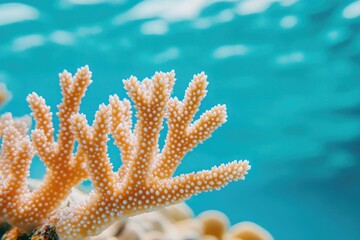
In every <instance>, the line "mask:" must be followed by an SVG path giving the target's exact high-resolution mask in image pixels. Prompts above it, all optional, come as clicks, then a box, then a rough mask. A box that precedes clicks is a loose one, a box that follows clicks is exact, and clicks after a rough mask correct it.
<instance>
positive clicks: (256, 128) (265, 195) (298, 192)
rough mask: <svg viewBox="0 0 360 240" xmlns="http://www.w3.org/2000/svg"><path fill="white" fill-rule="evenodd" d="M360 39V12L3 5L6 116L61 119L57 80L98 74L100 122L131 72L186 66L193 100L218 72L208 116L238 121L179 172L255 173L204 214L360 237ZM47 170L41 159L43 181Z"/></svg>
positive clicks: (283, 233) (198, 207)
mask: <svg viewBox="0 0 360 240" xmlns="http://www.w3.org/2000/svg"><path fill="white" fill-rule="evenodd" d="M359 31H360V1H344V0H331V1H330V0H313V1H310V0H252V1H250V0H246V1H206V0H183V1H169V0H168V1H165V0H150V1H146V2H139V1H125V0H123V1H121V0H120V1H119V0H118V1H116V0H112V1H111V0H109V1H106V0H89V1H85V0H62V1H57V2H56V3H52V2H50V1H17V2H16V3H15V2H10V1H1V2H0V81H2V82H5V83H6V84H7V85H8V88H9V89H10V90H11V91H12V93H13V99H12V100H11V102H9V103H8V105H6V106H5V107H4V108H3V109H1V112H6V111H11V112H12V113H13V114H14V115H17V116H21V115H23V114H27V113H29V109H28V107H27V103H26V102H25V97H26V95H27V94H28V93H30V92H32V91H36V92H37V93H38V94H40V95H42V96H44V97H45V98H46V99H47V102H48V104H49V105H51V107H52V109H55V108H56V105H57V104H58V103H59V101H60V98H61V96H60V91H59V86H58V79H57V74H58V73H59V72H61V71H62V70H63V69H67V70H69V71H71V72H75V71H76V68H77V67H80V66H83V65H85V64H88V65H89V66H90V68H91V70H92V71H93V80H94V82H93V84H92V85H91V87H90V89H89V91H88V92H87V95H86V97H85V99H84V101H83V104H82V107H81V112H83V113H86V114H87V115H88V118H89V119H90V120H91V119H92V118H93V117H92V115H93V113H94V112H95V110H96V109H97V106H98V104H100V103H102V102H107V98H108V95H110V94H113V93H117V94H119V95H121V96H122V97H124V96H125V92H124V90H123V87H122V82H121V80H122V79H125V78H128V77H129V76H130V75H131V74H133V75H135V76H137V77H139V78H144V77H147V76H151V75H153V73H154V72H155V71H158V70H162V71H168V70H171V69H175V71H176V76H177V82H176V86H175V90H174V95H176V96H179V97H182V96H183V92H184V90H185V88H186V86H187V84H188V82H189V81H190V79H191V78H192V75H193V74H195V73H198V72H200V71H205V72H206V74H207V75H208V79H209V82H210V85H209V87H208V90H209V92H208V97H207V98H206V100H205V101H204V102H203V104H202V107H201V109H202V110H206V109H208V108H210V107H211V106H213V105H215V104H217V103H225V104H226V105H227V107H228V115H229V118H228V122H227V123H226V124H225V125H224V126H223V127H221V128H220V129H219V130H218V131H217V132H216V133H214V134H213V137H212V138H211V139H209V140H207V141H206V142H205V143H204V144H203V145H201V146H199V147H198V148H197V149H196V150H195V151H193V152H191V153H190V154H188V155H187V156H186V158H185V159H184V160H183V162H182V165H181V166H180V167H179V170H178V172H177V173H186V172H190V171H193V170H200V169H205V168H210V167H211V166H213V165H215V164H217V165H218V164H220V163H222V162H228V161H232V160H233V159H249V160H250V162H251V165H252V167H253V168H252V170H251V171H250V173H249V175H248V177H247V179H246V181H243V182H237V183H232V184H230V185H229V186H228V187H226V188H225V189H223V190H221V191H219V192H212V193H205V194H201V195H199V196H197V197H193V198H192V199H191V200H189V201H188V203H189V204H190V205H191V207H193V208H194V210H195V211H196V212H197V213H199V212H201V211H204V210H206V209H219V210H221V211H224V212H225V213H226V214H227V215H228V216H229V217H230V219H231V222H232V223H236V222H239V221H244V220H247V221H254V222H256V223H258V224H260V225H261V226H263V227H265V228H266V229H268V230H269V231H270V232H271V233H272V234H273V235H274V237H275V238H276V239H293V240H300V239H301V240H303V239H360V187H359V186H360V67H359V66H360V42H359V41H360V32H359ZM109 145H110V147H111V148H110V156H111V157H112V161H113V163H114V165H115V167H118V166H119V158H118V151H117V149H115V148H114V147H113V145H112V144H111V143H110V144H109ZM43 173H44V167H43V165H42V163H41V162H40V161H39V160H35V161H34V162H33V164H32V169H31V177H35V178H41V177H42V175H43ZM85 184H88V183H85Z"/></svg>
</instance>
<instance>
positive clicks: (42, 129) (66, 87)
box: [3, 66, 91, 231]
mask: <svg viewBox="0 0 360 240" xmlns="http://www.w3.org/2000/svg"><path fill="white" fill-rule="evenodd" d="M90 78H91V72H90V71H89V68H88V67H87V66H85V67H83V68H80V69H79V70H78V72H77V73H76V75H75V77H73V78H72V77H71V75H70V74H69V73H67V72H66V71H64V72H63V73H62V74H60V86H61V88H62V93H63V102H62V103H61V104H60V105H59V113H58V115H59V119H60V130H59V134H58V138H59V139H58V142H55V140H54V136H53V134H54V128H53V124H52V112H51V111H50V107H49V106H47V105H46V103H45V100H44V99H43V98H42V97H40V96H38V95H37V94H36V93H32V94H30V95H29V96H28V98H27V101H28V102H29V106H30V108H31V110H32V112H33V113H32V115H33V117H34V119H35V122H36V126H35V130H33V131H32V134H31V135H32V141H33V142H32V143H30V142H29V141H28V140H26V139H20V140H19V141H18V142H17V143H14V146H15V148H16V149H18V150H17V152H16V154H17V156H14V157H11V159H12V160H13V162H12V163H11V166H12V168H10V169H13V167H14V166H15V165H17V163H16V161H17V160H19V161H20V162H21V163H24V164H30V160H31V158H30V157H31V156H32V155H33V151H30V150H31V149H32V147H34V150H35V152H36V153H37V154H38V155H39V157H40V159H41V160H42V161H43V162H44V163H45V165H46V168H47V172H46V175H45V178H44V180H43V183H42V184H41V186H40V187H39V188H37V189H36V190H34V191H32V192H30V191H29V190H28V189H27V187H26V185H27V184H26V180H27V175H26V174H25V172H26V173H27V174H28V167H26V166H23V165H21V164H20V166H23V169H24V171H25V172H24V173H23V174H22V175H24V178H22V180H21V181H19V182H17V184H18V185H19V184H20V185H21V188H20V189H17V190H16V191H10V190H9V189H7V190H6V192H5V194H4V195H6V197H7V200H6V206H5V207H4V209H5V210H4V211H5V212H6V214H5V218H6V220H7V222H8V223H9V224H11V225H13V226H16V227H18V228H20V229H21V230H23V231H31V230H33V229H34V228H36V227H38V226H41V225H42V224H44V223H45V221H47V220H48V218H49V216H50V214H51V213H52V212H53V211H54V210H56V209H57V208H58V207H59V206H60V204H61V203H62V201H63V200H64V199H65V198H66V197H67V195H68V194H69V193H70V191H71V188H72V187H74V186H76V185H77V184H78V183H79V182H80V181H82V180H83V179H84V178H86V177H87V172H86V168H85V157H84V152H83V150H82V149H81V147H79V148H78V152H77V153H76V154H75V155H73V153H72V151H73V148H74V141H75V140H74V136H73V134H72V132H71V129H70V116H71V115H72V114H74V113H76V112H78V110H79V105H80V102H81V98H82V97H83V96H84V94H85V91H86V89H87V87H88V85H89V84H90V83H91V80H90ZM17 125H19V124H16V123H15V124H14V126H15V127H16V129H18V131H19V135H18V136H21V132H24V130H23V129H25V128H24V126H23V127H20V125H19V126H17ZM3 142H8V140H6V139H5V138H4V139H3ZM31 145H33V146H31ZM21 149H22V150H21ZM24 149H27V150H28V152H27V154H28V155H24V154H25V153H24ZM22 152H23V153H22ZM19 155H21V156H22V157H21V158H19ZM25 156H27V157H26V158H25ZM15 174H17V172H14V171H13V172H12V173H11V174H10V175H11V177H10V179H16V177H14V176H13V175H15ZM25 175H26V177H25ZM17 184H14V183H13V184H11V185H15V186H16V185H17Z"/></svg>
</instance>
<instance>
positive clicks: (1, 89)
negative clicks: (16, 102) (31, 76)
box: [0, 83, 11, 107]
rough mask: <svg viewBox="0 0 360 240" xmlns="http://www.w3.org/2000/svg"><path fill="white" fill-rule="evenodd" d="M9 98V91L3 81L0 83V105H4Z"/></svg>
mask: <svg viewBox="0 0 360 240" xmlns="http://www.w3.org/2000/svg"><path fill="white" fill-rule="evenodd" d="M10 99H11V92H9V90H8V89H7V87H6V85H5V84H4V83H0V107H1V106H3V105H5V103H6V102H7V101H9V100H10Z"/></svg>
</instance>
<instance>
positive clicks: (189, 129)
mask: <svg viewBox="0 0 360 240" xmlns="http://www.w3.org/2000/svg"><path fill="white" fill-rule="evenodd" d="M59 76H60V86H61V90H62V95H63V99H62V103H61V104H60V105H59V106H58V109H59V112H58V113H57V116H58V117H59V121H60V127H59V132H58V134H57V141H56V140H55V138H54V128H53V123H52V112H51V111H50V107H48V106H47V105H46V103H45V100H44V98H42V97H40V96H38V95H37V94H36V93H32V94H30V95H29V96H28V97H27V101H28V103H29V105H30V108H31V110H32V116H33V118H34V119H35V123H36V126H35V129H34V130H32V131H31V134H30V135H27V132H28V129H29V119H28V118H20V119H16V118H13V117H12V116H11V114H9V113H7V114H4V115H3V116H2V117H1V119H0V136H1V138H2V146H1V155H0V161H1V162H0V163H1V165H0V166H1V168H0V180H1V185H0V209H1V212H0V221H3V222H7V223H8V224H10V225H11V226H13V227H16V228H18V229H20V230H21V231H23V232H30V231H32V230H34V229H36V228H39V227H41V226H44V225H51V226H53V227H54V228H55V229H56V233H57V234H58V235H59V236H60V238H61V239H82V238H84V237H86V236H92V235H97V234H99V233H101V232H102V231H103V230H104V229H105V228H107V227H108V226H109V225H111V224H112V223H114V222H115V221H117V220H119V219H123V218H127V217H131V216H135V215H138V214H141V213H144V212H149V211H153V210H155V209H159V208H162V207H165V206H169V205H173V204H175V203H179V202H182V201H184V200H186V199H188V198H190V197H191V196H192V195H196V194H198V193H200V192H206V191H211V190H213V189H219V188H221V187H223V186H225V185H226V184H227V183H229V182H231V181H236V180H241V179H244V176H245V175H246V174H247V171H248V170H249V169H250V165H249V164H248V161H246V160H245V161H233V162H231V163H228V164H222V165H220V166H218V167H213V168H212V169H211V170H203V171H200V172H197V173H190V174H184V175H180V176H177V177H172V175H173V173H174V171H175V170H176V168H177V166H178V165H179V164H180V161H181V159H182V158H183V157H184V156H185V155H186V153H187V152H189V151H190V150H191V149H193V148H194V147H195V146H196V145H197V144H199V143H201V142H202V141H204V140H205V139H207V138H209V137H210V136H211V134H212V132H213V131H214V130H215V129H217V128H218V127H219V126H220V125H222V124H223V123H224V122H225V121H226V108H225V106H224V105H217V106H215V107H213V108H212V109H210V110H208V111H206V112H205V113H203V114H202V115H201V116H200V118H199V119H198V120H196V121H194V122H193V118H194V116H195V113H196V112H197V111H198V108H199V106H200V103H201V100H202V99H203V98H204V97H205V95H206V86H207V84H208V83H207V81H206V75H205V74H204V73H200V74H198V75H194V77H193V80H192V81H191V83H190V84H189V87H188V88H187V90H186V93H185V97H184V100H183V101H180V100H179V99H177V98H176V97H175V98H172V97H171V96H170V95H171V92H172V89H173V86H174V83H175V77H174V72H173V71H172V72H168V73H162V72H157V73H155V75H154V76H153V77H152V79H145V80H143V81H141V82H140V81H138V80H137V79H136V78H135V77H133V76H131V77H130V79H128V80H124V81H123V82H124V85H125V89H126V90H127V92H128V96H129V97H130V98H131V100H132V102H133V103H134V106H135V109H136V118H137V121H136V124H135V126H134V127H133V123H132V119H131V116H132V110H131V104H130V102H129V101H128V100H126V99H124V100H120V99H119V97H118V96H116V95H114V96H110V98H109V104H108V105H105V104H101V105H100V106H99V109H98V111H97V112H96V114H95V120H94V121H93V123H92V124H91V125H89V123H88V122H87V120H86V116H85V115H84V114H80V113H78V112H79V106H80V103H81V99H82V98H83V96H84V95H85V92H86V89H87V87H88V86H89V85H90V84H91V72H90V71H89V68H88V66H85V67H82V68H80V69H78V71H77V73H76V75H75V76H74V77H72V76H71V74H70V73H68V72H67V71H64V72H63V73H61V74H60V75H59ZM164 118H166V119H167V125H168V132H167V138H166V142H165V145H164V147H163V149H162V150H161V151H160V150H159V146H158V140H159V133H160V130H161V129H162V124H163V119H164ZM108 134H111V135H112V136H113V138H114V142H115V144H116V146H117V147H118V148H119V149H120V151H121V160H122V165H121V167H120V168H119V170H118V171H117V172H114V171H113V167H112V164H111V163H110V160H109V156H108V154H107V142H108V140H109V138H108ZM75 141H78V146H77V149H76V151H74V144H75ZM74 152H75V153H74ZM35 154H37V155H38V156H39V158H40V159H41V160H42V161H43V162H44V164H45V166H46V169H47V171H46V175H45V178H44V180H43V181H42V184H41V186H40V187H38V188H37V189H36V190H33V191H30V190H29V187H28V176H29V166H30V163H31V160H32V158H33V157H34V155H35ZM85 179H90V180H91V182H92V185H93V187H94V190H93V191H92V192H91V193H90V194H89V196H88V197H87V200H85V201H83V202H79V203H74V204H71V205H70V206H67V205H65V206H64V205H61V203H62V202H63V201H64V200H65V198H66V197H67V196H68V195H69V194H70V192H71V189H72V188H73V187H74V186H76V185H78V184H79V183H81V182H82V181H83V180H85Z"/></svg>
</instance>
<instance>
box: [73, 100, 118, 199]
mask: <svg viewBox="0 0 360 240" xmlns="http://www.w3.org/2000/svg"><path fill="white" fill-rule="evenodd" d="M110 121H111V109H110V107H109V106H105V105H103V104H102V105H100V107H99V110H98V111H97V112H96V115H95V119H94V123H93V126H92V127H90V126H89V125H88V124H87V121H86V119H85V116H84V115H81V114H77V115H75V116H74V117H73V118H72V125H73V131H74V133H75V136H76V137H77V138H78V140H79V142H80V145H81V146H82V148H83V149H84V150H85V151H86V156H87V162H86V163H87V167H88V171H89V174H90V179H91V181H92V184H93V186H94V189H95V192H96V193H97V194H99V195H101V196H103V195H108V194H109V193H113V192H114V191H115V190H114V186H115V174H114V173H113V171H112V165H111V163H110V159H109V157H108V155H107V145H106V143H107V142H108V140H109V139H108V136H107V135H108V134H109V132H110V124H111V122H110Z"/></svg>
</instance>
